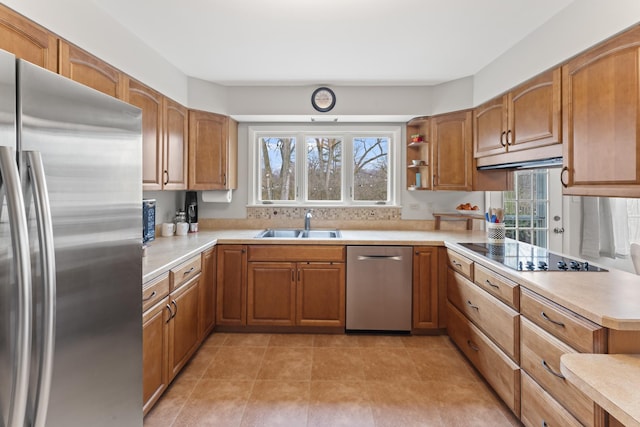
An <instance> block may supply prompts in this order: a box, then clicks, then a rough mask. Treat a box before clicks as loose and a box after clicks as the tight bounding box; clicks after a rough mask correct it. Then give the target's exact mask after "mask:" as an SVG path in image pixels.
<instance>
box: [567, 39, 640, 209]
mask: <svg viewBox="0 0 640 427" xmlns="http://www.w3.org/2000/svg"><path fill="white" fill-rule="evenodd" d="M639 63H640V28H638V27H637V28H635V29H634V30H632V31H628V32H626V33H624V34H622V35H621V36H618V37H616V38H614V39H611V40H609V41H608V42H606V43H604V44H602V45H600V46H597V47H595V48H593V49H590V50H589V51H587V52H586V53H584V54H582V55H580V56H578V57H576V58H574V59H572V60H571V61H569V62H567V64H566V65H564V66H563V67H562V87H563V94H562V122H563V126H564V129H563V137H564V145H563V148H564V166H565V167H566V168H568V173H567V174H563V175H564V176H563V179H564V181H565V184H566V185H568V188H565V189H564V190H563V193H564V194H576V195H586V196H618V197H640V125H639V123H638V120H639V119H638V117H639V115H640V81H639V73H640V70H639V69H638V64H639Z"/></svg>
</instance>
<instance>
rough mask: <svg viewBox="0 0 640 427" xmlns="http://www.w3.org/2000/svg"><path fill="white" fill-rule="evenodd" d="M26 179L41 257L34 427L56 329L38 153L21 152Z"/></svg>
mask: <svg viewBox="0 0 640 427" xmlns="http://www.w3.org/2000/svg"><path fill="white" fill-rule="evenodd" d="M24 153H25V155H26V161H27V169H28V171H29V178H30V179H31V183H32V186H33V200H34V206H35V211H36V220H37V224H38V240H39V242H40V254H41V257H42V260H41V261H42V279H43V280H42V286H43V290H42V292H43V307H42V337H43V339H42V353H41V360H40V378H39V380H38V386H37V387H38V389H37V390H36V396H37V397H36V402H35V416H34V423H33V425H34V426H35V427H44V425H45V421H46V419H47V408H48V406H49V394H50V392H51V378H52V375H53V353H54V343H55V328H56V262H55V247H54V244H53V222H52V220H51V205H50V203H49V191H48V189H47V181H46V178H45V174H44V166H43V164H42V156H41V155H40V153H39V152H37V151H24Z"/></svg>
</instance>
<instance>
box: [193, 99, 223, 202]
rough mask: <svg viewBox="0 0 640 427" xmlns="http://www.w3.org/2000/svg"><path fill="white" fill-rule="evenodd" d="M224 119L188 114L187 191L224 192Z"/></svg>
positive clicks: (211, 114) (196, 112) (208, 115)
mask: <svg viewBox="0 0 640 427" xmlns="http://www.w3.org/2000/svg"><path fill="white" fill-rule="evenodd" d="M228 126H229V123H228V118H227V117H226V116H222V115H220V114H213V113H208V112H205V111H195V110H190V111H189V189H191V190H226V189H228V188H231V187H230V185H229V184H230V182H229V181H228V169H227V167H228V164H229V159H228V157H227V156H228V155H229V148H228V145H229V132H228Z"/></svg>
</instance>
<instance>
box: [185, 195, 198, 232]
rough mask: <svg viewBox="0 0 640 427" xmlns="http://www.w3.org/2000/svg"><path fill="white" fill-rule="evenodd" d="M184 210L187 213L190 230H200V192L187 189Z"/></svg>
mask: <svg viewBox="0 0 640 427" xmlns="http://www.w3.org/2000/svg"><path fill="white" fill-rule="evenodd" d="M184 211H185V212H186V213H187V222H188V223H189V232H190V233H195V232H197V231H198V193H196V192H195V191H187V193H186V196H185V199H184Z"/></svg>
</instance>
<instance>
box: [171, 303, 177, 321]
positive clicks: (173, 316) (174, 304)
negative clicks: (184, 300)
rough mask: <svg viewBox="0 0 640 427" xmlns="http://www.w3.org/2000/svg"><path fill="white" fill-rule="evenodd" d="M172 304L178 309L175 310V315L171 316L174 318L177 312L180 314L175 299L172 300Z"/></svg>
mask: <svg viewBox="0 0 640 427" xmlns="http://www.w3.org/2000/svg"><path fill="white" fill-rule="evenodd" d="M171 304H173V306H174V307H175V308H176V311H174V312H173V316H171V318H172V319H173V318H174V317H176V314H178V304H176V300H174V299H172V300H171Z"/></svg>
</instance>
